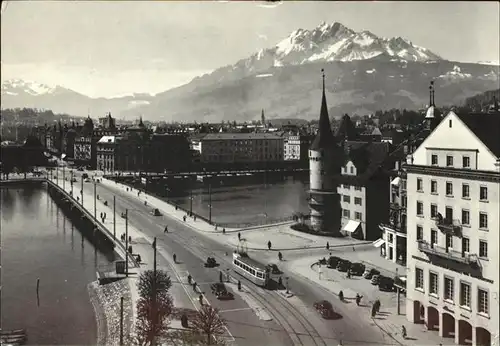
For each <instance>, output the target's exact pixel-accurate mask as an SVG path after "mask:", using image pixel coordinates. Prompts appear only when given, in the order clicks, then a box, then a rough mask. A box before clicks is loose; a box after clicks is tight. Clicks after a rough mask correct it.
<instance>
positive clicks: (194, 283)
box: [193, 282, 196, 292]
mask: <svg viewBox="0 0 500 346" xmlns="http://www.w3.org/2000/svg"><path fill="white" fill-rule="evenodd" d="M193 291H195V292H196V282H193Z"/></svg>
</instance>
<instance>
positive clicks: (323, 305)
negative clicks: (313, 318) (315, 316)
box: [314, 300, 335, 319]
mask: <svg viewBox="0 0 500 346" xmlns="http://www.w3.org/2000/svg"><path fill="white" fill-rule="evenodd" d="M314 308H315V309H316V311H318V312H319V313H320V315H321V317H323V318H324V319H330V318H332V317H333V316H334V315H335V312H334V310H333V306H332V304H331V303H330V302H329V301H327V300H321V301H319V302H316V303H314Z"/></svg>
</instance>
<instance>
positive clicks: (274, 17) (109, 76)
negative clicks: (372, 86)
mask: <svg viewBox="0 0 500 346" xmlns="http://www.w3.org/2000/svg"><path fill="white" fill-rule="evenodd" d="M498 9H499V4H498V3H493V2H492V3H486V2H479V3H466V2H460V3H446V2H434V3H431V2H418V3H417V2H406V3H396V2H394V3H389V2H387V3H378V2H377V3H363V2H356V3H342V2H338V3H337V2H334V3H327V2H325V3H314V2H311V3H309V2H307V3H293V2H290V3H287V2H286V3H281V4H276V5H265V4H263V3H228V2H224V3H221V2H218V3H215V2H211V3H197V2H179V3H167V2H155V3H134V2H120V3H110V2H99V3H93V2H72V3H62V2H51V3H46V2H44V3H34V2H22V3H12V2H9V3H8V6H5V5H4V7H3V9H2V81H4V80H7V79H12V78H21V79H24V80H34V81H36V82H40V83H45V84H48V85H51V86H55V85H61V86H63V87H66V88H70V89H73V90H75V91H77V92H80V93H83V94H85V95H88V96H91V97H114V96H118V95H124V94H132V93H151V94H155V93H158V92H162V91H165V90H168V89H171V88H173V87H176V86H179V85H182V84H185V83H187V82H189V81H190V80H191V79H192V78H194V77H196V76H199V75H202V74H204V73H209V72H210V71H212V70H214V69H216V68H218V67H222V66H226V65H230V64H234V63H235V62H236V61H238V60H239V59H243V58H246V57H248V56H250V55H251V54H253V53H255V52H257V51H258V50H259V49H261V48H269V47H272V46H274V45H275V44H276V43H278V42H279V41H280V40H282V39H284V38H286V37H287V36H288V35H289V34H290V33H291V32H292V31H294V30H296V29H299V28H303V29H313V28H314V27H316V26H318V25H319V24H320V23H321V22H326V23H333V22H340V23H342V24H344V25H346V26H347V27H349V28H351V29H353V30H355V31H362V30H369V31H371V32H373V33H374V34H376V35H378V36H382V37H393V36H401V37H404V38H407V39H409V40H410V41H412V42H413V43H414V44H416V45H419V46H423V47H425V48H427V49H429V50H431V51H433V52H435V53H437V54H439V55H441V56H442V57H443V58H444V59H447V60H452V61H461V62H478V61H498V60H499V51H500V47H499V43H498V42H499V32H498V26H499V16H498ZM221 13H223V14H224V15H220V14H221ZM243 16H244V18H246V20H241V19H242V18H243ZM377 18H390V19H391V20H386V21H380V20H378V19H377ZM20 19H22V20H20ZM278 21H279V24H278ZM456 23H466V25H456ZM422 26H425V28H422ZM228 27H230V28H232V30H228V29H227V28H228ZM138 28H141V30H138ZM431 33H433V34H431ZM464 47H465V48H464Z"/></svg>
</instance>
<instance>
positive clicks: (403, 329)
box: [401, 326, 406, 340]
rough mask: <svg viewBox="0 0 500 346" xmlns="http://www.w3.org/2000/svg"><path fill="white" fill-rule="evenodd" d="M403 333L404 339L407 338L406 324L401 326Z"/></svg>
mask: <svg viewBox="0 0 500 346" xmlns="http://www.w3.org/2000/svg"><path fill="white" fill-rule="evenodd" d="M401 335H402V336H403V339H405V340H406V328H405V326H401Z"/></svg>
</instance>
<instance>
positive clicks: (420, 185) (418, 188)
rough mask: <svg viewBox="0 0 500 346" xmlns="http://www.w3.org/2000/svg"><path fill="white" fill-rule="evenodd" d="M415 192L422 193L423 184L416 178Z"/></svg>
mask: <svg viewBox="0 0 500 346" xmlns="http://www.w3.org/2000/svg"><path fill="white" fill-rule="evenodd" d="M417 191H423V183H422V179H420V178H417Z"/></svg>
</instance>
